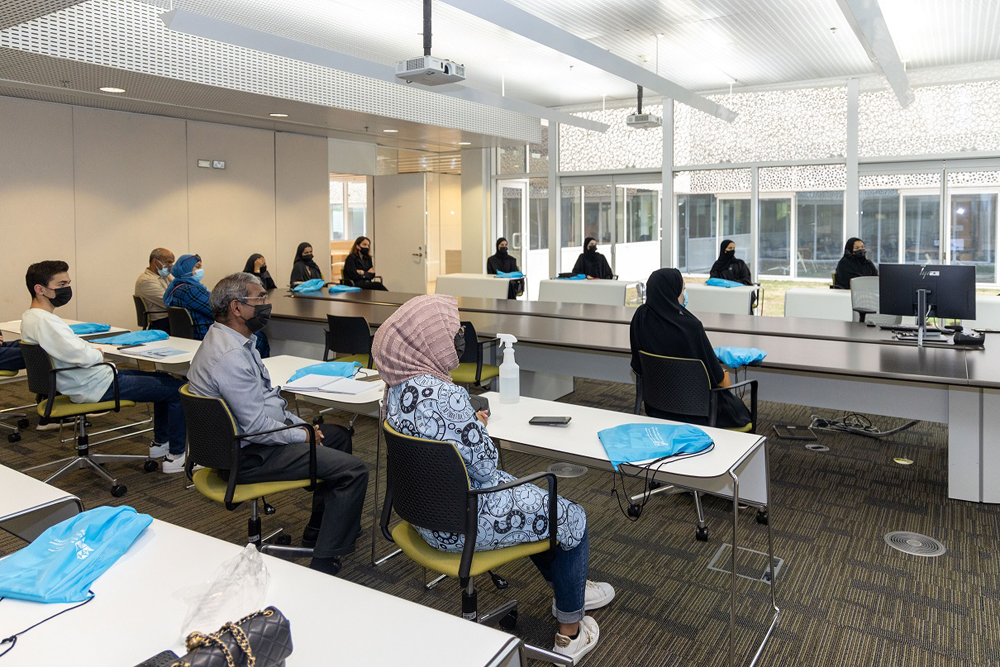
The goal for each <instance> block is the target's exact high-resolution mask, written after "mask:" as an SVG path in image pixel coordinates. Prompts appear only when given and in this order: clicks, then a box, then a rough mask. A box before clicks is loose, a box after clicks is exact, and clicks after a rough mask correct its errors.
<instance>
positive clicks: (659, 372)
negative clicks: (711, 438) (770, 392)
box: [635, 350, 757, 542]
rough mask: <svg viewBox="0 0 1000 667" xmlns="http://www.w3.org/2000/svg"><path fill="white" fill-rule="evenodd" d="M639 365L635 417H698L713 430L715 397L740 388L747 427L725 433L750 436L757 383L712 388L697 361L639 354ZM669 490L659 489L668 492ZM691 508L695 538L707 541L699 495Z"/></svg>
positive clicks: (746, 382)
mask: <svg viewBox="0 0 1000 667" xmlns="http://www.w3.org/2000/svg"><path fill="white" fill-rule="evenodd" d="M639 365H640V367H641V368H642V373H641V374H638V375H636V377H635V414H637V415H638V414H641V413H642V406H643V404H644V403H645V405H646V407H647V408H653V409H654V410H658V411H661V412H669V413H671V414H675V415H686V416H690V417H698V418H699V419H701V420H705V421H707V422H708V426H710V427H713V428H714V427H715V420H716V404H717V403H718V401H719V394H720V393H721V392H724V391H733V390H735V389H739V388H741V387H747V386H749V387H750V423H749V424H747V425H746V426H742V427H739V428H732V429H727V430H731V431H739V432H742V433H753V432H754V428H755V427H756V424H757V380H744V381H743V382H736V383H733V384H731V385H729V386H728V387H713V386H712V378H711V376H710V375H709V374H708V369H707V368H706V367H705V362H703V361H702V360H701V359H683V358H679V357H665V356H662V355H659V354H652V353H650V352H646V351H644V350H640V351H639ZM669 488H670V487H662V490H669ZM694 499H695V507H696V509H697V510H698V527H697V528H696V529H695V538H697V539H698V540H701V541H702V542H704V541H707V540H708V528H707V527H706V525H705V512H704V510H703V509H702V506H701V494H700V493H697V492H696V493H695V494H694Z"/></svg>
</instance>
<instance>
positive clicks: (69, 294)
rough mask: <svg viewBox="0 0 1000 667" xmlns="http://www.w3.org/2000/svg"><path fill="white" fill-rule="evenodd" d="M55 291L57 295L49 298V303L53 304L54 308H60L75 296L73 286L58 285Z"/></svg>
mask: <svg viewBox="0 0 1000 667" xmlns="http://www.w3.org/2000/svg"><path fill="white" fill-rule="evenodd" d="M52 291H53V292H55V293H56V295H55V296H54V297H52V298H50V299H49V303H51V304H52V307H53V308H59V307H60V306H65V305H66V304H67V303H69V300H70V299H72V298H73V288H72V287H57V288H55V289H54V290H52Z"/></svg>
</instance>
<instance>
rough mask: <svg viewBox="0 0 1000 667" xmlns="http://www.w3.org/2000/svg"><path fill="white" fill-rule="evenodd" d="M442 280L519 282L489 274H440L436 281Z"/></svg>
mask: <svg viewBox="0 0 1000 667" xmlns="http://www.w3.org/2000/svg"><path fill="white" fill-rule="evenodd" d="M442 278H460V279H462V280H482V281H483V282H496V281H498V280H503V281H505V282H510V281H511V280H520V278H501V277H500V276H495V275H492V274H489V273H442V274H441V275H439V276H438V277H437V279H438V280H441V279H442Z"/></svg>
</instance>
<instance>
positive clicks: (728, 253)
mask: <svg viewBox="0 0 1000 667" xmlns="http://www.w3.org/2000/svg"><path fill="white" fill-rule="evenodd" d="M735 254H736V251H735V250H727V251H726V257H732V256H733V255H735Z"/></svg>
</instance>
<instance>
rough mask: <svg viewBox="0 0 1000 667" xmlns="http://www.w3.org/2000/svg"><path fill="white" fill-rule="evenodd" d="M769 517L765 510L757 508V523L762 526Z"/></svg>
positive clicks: (766, 522)
mask: <svg viewBox="0 0 1000 667" xmlns="http://www.w3.org/2000/svg"><path fill="white" fill-rule="evenodd" d="M768 521H770V519H769V518H768V516H767V510H757V523H759V524H760V525H762V526H766V525H767V524H768Z"/></svg>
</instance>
